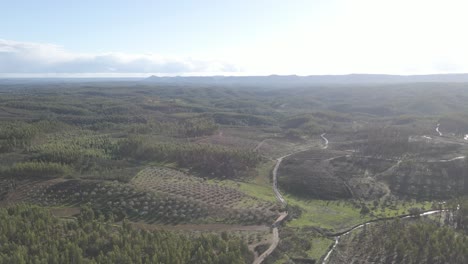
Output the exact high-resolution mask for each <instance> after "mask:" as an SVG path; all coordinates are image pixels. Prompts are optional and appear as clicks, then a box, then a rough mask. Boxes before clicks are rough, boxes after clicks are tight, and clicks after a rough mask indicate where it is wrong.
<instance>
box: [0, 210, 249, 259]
mask: <svg viewBox="0 0 468 264" xmlns="http://www.w3.org/2000/svg"><path fill="white" fill-rule="evenodd" d="M0 244H1V247H0V263H5V264H7V263H8V264H9V263H18V264H23V263H24V264H26V263H34V264H36V263H38V264H39V263H47V264H51V263H56V264H59V263H76V264H78V263H239V264H240V263H250V262H251V261H252V253H251V252H250V251H249V250H248V249H247V246H246V245H245V244H244V243H243V241H241V240H240V239H239V238H235V237H231V236H228V235H227V234H223V235H222V236H219V235H209V234H208V235H199V236H191V237H188V236H187V235H182V234H177V233H171V232H165V231H157V232H149V231H141V230H136V229H134V228H132V227H131V226H130V225H129V223H128V222H125V221H124V222H123V223H122V224H114V222H113V221H112V219H109V220H107V221H106V220H105V219H104V218H103V216H102V215H94V213H93V211H92V210H91V209H90V208H86V207H84V208H83V209H82V211H81V214H80V215H79V216H78V218H77V219H76V220H74V219H71V220H58V219H57V218H56V217H53V216H52V215H51V214H50V213H49V211H48V210H46V209H42V208H39V207H36V206H27V205H17V206H13V207H8V208H1V209H0Z"/></svg>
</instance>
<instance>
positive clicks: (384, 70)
mask: <svg viewBox="0 0 468 264" xmlns="http://www.w3.org/2000/svg"><path fill="white" fill-rule="evenodd" d="M0 7H1V8H0V77H61V76H63V77H74V76H76V77H81V76H82V77H93V76H97V77H101V76H102V77H104V76H106V77H107V76H108V77H128V76H149V75H152V74H155V75H160V76H174V75H270V74H288V75H289V74H297V75H323V74H351V73H379V74H404V75H411V74H432V73H465V72H468V48H467V47H468V34H466V26H467V25H468V16H467V15H466V10H468V1H465V0H438V1H435V0H425V1H422V0H390V1H387V0H347V1H346V0H287V1H285V0H281V1H280V0H234V1H231V0H224V1H223V0H211V1H209V0H192V1H189V0H185V1H182V0H172V1H157V0H153V1H150V0H99V1H96V0H74V1H72V0H41V1H36V0H30V1H24V0H14V1H13V0H0Z"/></svg>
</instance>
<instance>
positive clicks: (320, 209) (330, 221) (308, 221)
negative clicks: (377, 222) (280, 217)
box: [286, 195, 431, 231]
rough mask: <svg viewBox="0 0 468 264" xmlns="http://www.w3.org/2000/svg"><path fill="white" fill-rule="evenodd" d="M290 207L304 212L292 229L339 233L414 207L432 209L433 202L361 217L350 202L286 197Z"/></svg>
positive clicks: (403, 204)
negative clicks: (310, 228) (309, 228)
mask: <svg viewBox="0 0 468 264" xmlns="http://www.w3.org/2000/svg"><path fill="white" fill-rule="evenodd" d="M286 200H287V201H288V203H289V204H290V205H293V206H298V207H299V208H301V210H302V214H301V216H300V217H299V218H297V219H293V220H292V221H290V222H289V223H288V226H290V227H303V226H317V227H321V228H328V229H333V230H335V231H339V230H342V229H346V228H349V227H352V226H354V225H357V224H360V223H363V222H366V221H369V220H372V219H375V218H381V217H394V216H397V215H403V214H408V210H409V209H410V208H412V207H418V208H424V209H426V210H428V209H430V207H431V202H415V201H413V202H397V203H396V204H395V205H394V206H393V208H392V209H390V208H389V207H386V208H384V209H382V208H381V207H377V208H376V209H375V210H372V208H371V213H369V214H366V215H361V213H360V210H361V209H360V208H357V207H355V206H354V205H353V204H351V203H350V202H348V201H325V200H302V199H299V198H297V197H294V196H291V195H286Z"/></svg>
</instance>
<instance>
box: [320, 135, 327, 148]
mask: <svg viewBox="0 0 468 264" xmlns="http://www.w3.org/2000/svg"><path fill="white" fill-rule="evenodd" d="M326 134H327V133H323V134H322V135H320V137H321V138H322V139H323V140H324V141H325V145H324V146H323V147H322V149H327V148H328V139H327V138H326V137H325V135H326Z"/></svg>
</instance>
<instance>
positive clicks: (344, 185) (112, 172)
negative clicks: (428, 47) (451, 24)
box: [0, 79, 468, 263]
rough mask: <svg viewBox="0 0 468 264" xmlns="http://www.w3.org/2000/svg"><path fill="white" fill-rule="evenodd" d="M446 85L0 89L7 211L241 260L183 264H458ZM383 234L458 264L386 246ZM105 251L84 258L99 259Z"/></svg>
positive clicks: (457, 106)
mask: <svg viewBox="0 0 468 264" xmlns="http://www.w3.org/2000/svg"><path fill="white" fill-rule="evenodd" d="M439 85H441V84H431V83H426V84H424V83H413V84H400V83H399V84H391V83H390V84H362V85H360V84H348V85H333V84H326V85H324V84H315V85H310V86H307V87H304V86H303V85H300V86H295V85H292V84H291V85H289V84H287V85H285V87H276V86H275V87H270V86H268V85H260V84H256V85H254V87H253V88H252V87H249V86H242V85H240V86H238V87H232V86H231V85H223V84H204V85H200V84H196V83H193V84H192V83H187V82H184V83H169V84H161V83H159V82H154V83H153V82H152V81H151V79H146V80H143V81H118V82H111V81H105V82H104V81H103V82H90V83H80V82H74V83H68V82H64V83H54V82H52V83H47V82H45V83H37V84H30V83H28V84H25V83H22V82H21V81H18V82H17V83H15V82H12V83H11V82H8V83H1V82H0V94H1V97H0V109H1V111H0V206H1V207H2V208H4V209H2V210H6V211H4V212H3V211H2V212H3V214H5V217H6V215H7V214H8V210H10V211H12V213H13V211H14V212H21V211H22V210H25V208H23V207H22V206H30V207H31V208H35V209H33V210H36V211H35V214H38V215H40V217H42V218H44V219H45V220H44V221H52V222H53V224H54V225H62V224H64V225H73V228H72V227H69V228H72V229H73V230H75V229H76V230H80V229H81V228H91V227H90V226H87V224H90V225H91V224H92V225H94V227H93V228H95V231H96V232H103V230H101V229H99V228H97V226H108V227H106V228H108V230H107V231H106V232H110V233H109V235H110V234H113V232H115V233H114V234H115V235H116V236H117V235H125V234H126V233H125V232H142V234H158V232H164V234H167V236H168V237H170V238H168V239H171V240H172V239H173V240H174V241H178V242H177V243H182V244H183V243H185V242H183V241H184V239H188V240H190V239H195V240H194V241H196V242H194V243H195V244H194V245H188V244H187V245H185V246H186V247H192V246H195V247H197V245H198V244H196V243H205V242H203V241H204V240H203V239H205V238H206V239H208V236H209V239H210V240H212V241H218V239H221V240H222V241H224V242H222V243H221V242H220V245H222V246H226V248H227V247H228V244H229V245H230V243H233V244H232V247H233V248H236V250H237V251H236V252H237V253H236V254H234V253H233V254H224V253H222V252H224V251H223V250H224V249H225V248H224V249H223V248H217V247H214V246H213V248H216V250H214V251H210V250H207V251H206V252H205V251H203V250H204V249H205V248H204V249H203V250H202V249H200V252H198V253H197V254H199V255H197V256H195V254H193V255H191V256H182V255H180V256H178V258H180V259H181V260H182V259H184V260H185V261H187V260H188V259H190V258H193V259H195V258H198V259H199V258H203V256H205V255H209V256H210V258H211V259H218V262H216V261H214V263H223V262H219V261H221V259H224V260H225V261H228V262H229V263H251V262H253V263H374V262H373V261H380V262H378V263H391V262H387V261H402V260H405V261H407V262H406V263H422V262H426V263H444V262H437V261H435V260H434V259H440V260H442V259H444V261H450V262H451V263H463V261H464V260H465V259H466V255H464V254H465V253H464V251H463V250H458V248H459V247H463V245H465V244H464V243H466V230H467V229H466V226H467V225H466V224H467V221H466V217H467V214H466V210H468V207H467V205H466V201H467V195H468V161H467V158H466V157H467V155H468V142H467V141H466V133H468V116H467V115H466V113H468V106H467V105H466V101H465V100H466V99H468V90H466V87H465V85H464V84H462V83H445V84H443V85H444V89H445V90H444V91H441V90H440V89H439ZM434 98H437V101H438V103H435V102H434V101H435V100H436V99H434ZM12 208H14V209H12ZM41 210H44V211H41ZM2 212H0V214H2ZM428 212H431V214H429V213H428ZM48 214H50V215H48ZM22 215H24V213H20V214H19V215H17V216H15V217H18V219H20V220H18V221H27V219H23V218H21V217H22ZM50 217H52V218H50ZM84 217H85V218H86V217H87V218H86V219H87V220H86V221H85V222H83V221H84V220H83V219H84ZM405 217H408V218H405ZM49 218H50V219H49ZM5 219H6V218H5ZM51 219H55V220H51ZM57 221H58V222H57ZM52 222H51V223H52ZM73 223H75V224H76V225H77V226H75V224H73ZM388 226H392V228H398V232H396V233H398V234H400V232H401V233H402V234H403V233H405V232H412V233H414V234H417V236H420V235H421V236H422V235H424V234H426V233H427V232H429V231H431V232H434V233H435V234H437V235H440V236H444V241H448V242H447V243H453V244H454V245H457V246H456V247H455V249H454V253H452V254H456V255H460V254H461V256H460V257H457V258H443V257H442V255H444V254H443V249H441V250H439V251H433V252H432V253H433V254H434V255H429V253H430V252H418V251H417V247H418V246H420V245H419V244H417V243H416V242H415V241H412V240H411V239H410V238H408V239H406V240H405V241H403V242H401V243H404V244H403V245H400V244H401V243H399V242H398V241H396V240H395V239H393V237H392V239H390V238H389V241H392V243H390V242H388V243H387V242H385V241H384V240H383V239H380V240H379V238H377V237H376V236H382V237H385V236H386V235H387V234H386V233H385V232H384V230H386V228H389V227H388ZM57 228H58V229H60V228H61V227H60V228H59V227H57ZM120 228H124V229H125V230H127V229H128V230H127V231H125V232H123V231H122V232H123V233H122V232H120V231H118V230H120ZM126 228H127V229H126ZM72 229H70V230H72ZM5 230H6V229H5ZM93 230H94V229H93ZM109 230H113V231H109ZM129 230H131V231H129ZM363 230H366V231H363ZM408 230H409V231H408ZM64 232H65V231H64ZM67 232H68V231H67ZM70 232H71V231H70ZM119 232H120V233H119ZM402 234H400V235H401V236H402ZM388 235H389V234H388ZM142 236H143V237H142V238H141V239H142V240H141V241H143V240H144V239H146V238H145V236H146V235H142ZM151 236H153V235H151ZM205 236H207V237H205ZM338 236H339V239H338ZM389 236H390V235H389ZM176 237H177V238H176ZM459 237H464V238H463V239H460V238H459ZM80 239H81V238H80ZM139 239H140V238H139ZM154 239H156V238H154ZM197 239H199V240H197ZM435 240H436V238H434V241H435ZM0 241H3V240H1V237H0ZM431 241H433V240H431ZM103 243H104V242H103ZM139 243H140V242H135V244H139ZM141 243H144V242H141ZM207 243H208V242H207ZM209 243H211V242H209ZM372 243H377V244H378V245H379V250H377V249H375V250H373V251H369V252H372V255H366V252H367V250H368V248H369V247H371V246H372ZM415 243H416V244H415ZM431 243H432V242H431ZM104 244H105V243H104ZM104 244H102V245H101V244H99V246H95V248H93V249H90V248H88V247H83V248H80V250H82V251H83V252H85V253H83V256H84V258H85V259H86V260H87V261H96V260H97V259H98V258H99V255H100V254H111V253H109V252H111V251H106V249H105V246H103V245H104ZM234 244H235V245H234ZM210 245H211V244H210ZM205 246H206V245H205ZM403 246H405V247H414V250H413V251H411V252H412V253H411V254H409V253H402V252H400V251H399V250H401V249H399V248H401V247H403ZM431 246H432V247H434V248H437V244H436V243H435V242H434V244H433V245H432V244H431ZM206 247H208V246H206ZM28 250H32V249H28ZM70 250H71V248H70ZM392 250H393V251H392ZM457 250H458V251H457ZM125 252H127V253H128V252H130V251H125ZM213 252H214V253H213ZM238 252H242V253H238ZM390 252H396V253H390ZM436 253H437V254H438V255H437V254H436ZM402 254H403V255H402ZM9 255H11V252H3V251H2V252H0V259H1V258H5V259H6V258H7V256H9ZM153 257H154V258H156V256H155V255H153V254H152V253H148V258H153ZM166 257H167V256H166ZM101 259H102V258H101ZM387 259H388V260H387ZM429 259H431V261H433V262H429ZM349 260H353V262H349ZM417 261H419V262H417ZM460 261H461V262H460ZM90 263H91V262H90ZM182 263H184V262H182ZM397 263H398V262H397Z"/></svg>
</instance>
